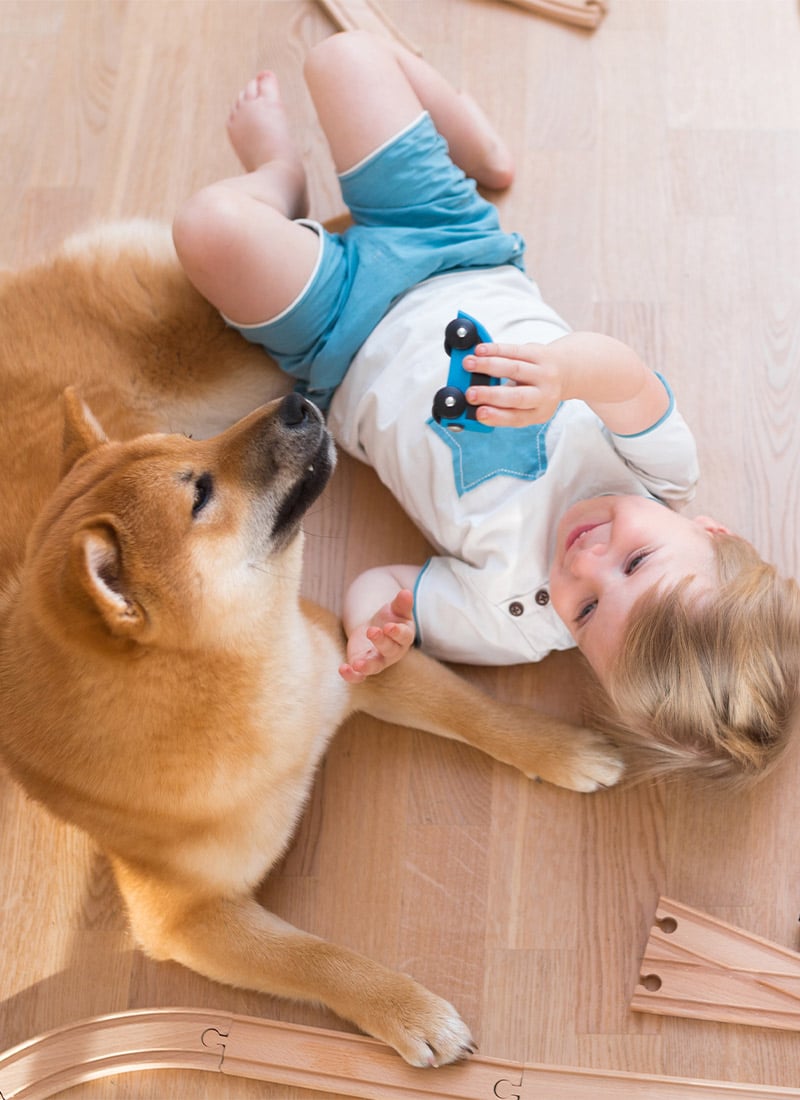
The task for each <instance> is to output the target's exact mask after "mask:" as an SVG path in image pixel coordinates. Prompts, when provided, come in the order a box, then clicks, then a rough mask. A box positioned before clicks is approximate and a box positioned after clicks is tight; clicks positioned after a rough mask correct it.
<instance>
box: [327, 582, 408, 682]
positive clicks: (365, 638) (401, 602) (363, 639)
mask: <svg viewBox="0 0 800 1100" xmlns="http://www.w3.org/2000/svg"><path fill="white" fill-rule="evenodd" d="M413 608H414V596H413V593H412V592H411V591H410V590H409V589H407V588H403V589H402V590H401V591H400V592H398V593H397V595H396V596H395V598H394V599H393V600H392V602H391V603H387V604H384V606H383V607H382V608H381V609H380V611H378V612H377V613H376V614H375V615H373V616H372V619H371V620H370V621H369V622H368V623H364V625H363V626H360V627H358V629H357V630H354V631H353V633H352V634H351V635H350V637H349V638H348V639H347V657H348V660H347V661H346V662H345V663H344V664H342V665H340V666H339V675H340V676H341V677H342V679H343V680H346V681H347V682H348V684H360V683H362V682H363V681H364V680H365V679H366V678H367V676H374V675H375V674H376V673H378V672H383V670H384V669H385V668H389V666H390V665H393V664H396V663H397V662H398V661H399V660H401V659H402V658H403V657H405V655H406V653H408V651H409V649H410V648H411V646H412V645H413V644H414V635H415V633H416V631H415V628H414V612H413Z"/></svg>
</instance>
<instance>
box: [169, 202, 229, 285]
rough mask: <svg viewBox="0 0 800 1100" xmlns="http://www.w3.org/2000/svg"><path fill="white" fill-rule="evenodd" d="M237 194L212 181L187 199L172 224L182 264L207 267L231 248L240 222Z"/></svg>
mask: <svg viewBox="0 0 800 1100" xmlns="http://www.w3.org/2000/svg"><path fill="white" fill-rule="evenodd" d="M238 205H239V203H238V196H237V195H236V194H235V193H234V192H233V191H232V190H231V189H230V188H226V187H220V186H218V185H214V184H212V185H211V186H210V187H205V188H203V190H202V191H198V192H196V193H195V194H194V195H191V196H190V197H189V198H188V199H186V200H185V201H184V202H183V203H182V204H181V206H180V207H179V208H178V211H177V213H176V215H175V218H174V220H173V223H172V239H173V241H174V244H175V250H176V252H177V253H178V258H179V259H180V261H181V263H182V264H183V266H184V267H185V268H186V269H187V271H188V272H189V273H190V274H191V271H192V269H193V268H195V267H198V266H201V267H203V266H207V265H208V264H209V263H213V262H214V258H215V256H218V255H219V256H221V255H223V254H224V251H225V250H226V248H227V247H228V244H229V242H230V239H231V236H232V235H233V233H234V232H235V227H236V225H237V224H238V223H239V222H240V221H241V215H240V213H239V211H238V209H237V207H238Z"/></svg>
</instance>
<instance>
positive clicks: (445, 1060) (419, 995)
mask: <svg viewBox="0 0 800 1100" xmlns="http://www.w3.org/2000/svg"><path fill="white" fill-rule="evenodd" d="M395 977H396V982H395V989H394V990H393V991H392V992H390V993H389V997H388V1003H386V1001H384V1003H383V1004H382V1005H381V1008H380V1012H379V1016H380V1019H379V1020H373V1021H371V1022H370V1023H371V1026H369V1027H368V1029H367V1030H369V1031H370V1032H371V1033H372V1034H373V1035H376V1036H378V1037H379V1038H381V1039H383V1040H384V1042H386V1043H389V1044H390V1046H393V1047H394V1048H395V1050H396V1051H397V1052H398V1054H400V1055H401V1056H402V1057H403V1058H405V1060H406V1061H407V1062H408V1063H409V1064H410V1065H412V1066H421V1067H429V1066H446V1065H448V1064H449V1063H450V1062H460V1061H461V1060H463V1059H464V1058H468V1057H469V1056H470V1055H471V1054H474V1053H475V1051H476V1050H477V1049H478V1048H477V1046H476V1045H475V1041H474V1040H473V1038H472V1036H471V1034H470V1032H469V1028H468V1027H467V1025H466V1024H465V1023H464V1021H463V1020H462V1019H461V1017H460V1016H459V1014H458V1013H457V1012H456V1010H455V1009H454V1008H453V1006H452V1005H451V1004H449V1003H448V1002H447V1001H445V1000H442V998H441V997H437V996H435V995H434V994H433V993H429V992H428V990H427V989H424V988H423V987H422V986H421V985H419V984H418V983H417V982H415V981H413V979H411V978H408V977H406V976H405V975H396V976H395Z"/></svg>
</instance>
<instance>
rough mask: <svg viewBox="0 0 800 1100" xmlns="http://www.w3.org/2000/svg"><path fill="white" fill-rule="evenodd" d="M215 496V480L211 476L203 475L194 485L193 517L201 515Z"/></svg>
mask: <svg viewBox="0 0 800 1100" xmlns="http://www.w3.org/2000/svg"><path fill="white" fill-rule="evenodd" d="M213 494H214V479H213V478H212V477H211V474H201V475H200V477H199V478H198V479H197V481H195V483H194V501H193V502H192V515H193V516H196V515H199V513H200V512H202V510H203V509H204V508H205V506H206V505H207V504H208V502H209V501H210V500H211V497H212V496H213Z"/></svg>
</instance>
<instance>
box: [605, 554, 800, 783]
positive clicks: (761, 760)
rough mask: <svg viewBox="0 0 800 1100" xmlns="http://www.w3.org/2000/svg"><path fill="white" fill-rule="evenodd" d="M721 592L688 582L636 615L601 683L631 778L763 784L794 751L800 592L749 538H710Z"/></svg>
mask: <svg viewBox="0 0 800 1100" xmlns="http://www.w3.org/2000/svg"><path fill="white" fill-rule="evenodd" d="M713 545H714V551H715V557H716V566H717V572H718V579H719V587H718V588H715V589H714V591H713V592H712V593H710V594H708V593H705V592H704V593H702V594H699V593H696V592H693V591H692V588H691V578H687V579H686V580H684V581H682V582H681V583H680V584H678V585H677V586H676V587H674V588H673V589H671V590H670V591H668V592H666V593H665V592H664V591H663V589H661V590H659V589H657V588H653V589H651V590H650V591H649V592H647V593H645V594H644V595H643V596H642V597H640V599H639V600H638V601H637V603H636V604H635V605H634V608H633V611H632V612H631V615H630V617H629V619H628V629H627V631H626V637H625V642H624V644H623V646H622V647H621V651H620V653H619V654H618V655H617V657H616V659H615V662H614V664H613V665H612V667H611V670H610V674H609V676H608V677H606V683H605V689H604V690H605V695H606V697H607V700H608V702H610V704H611V710H610V711H609V710H608V708H603V709H605V711H606V717H607V719H608V721H607V724H608V726H609V728H610V732H612V733H613V734H614V735H616V736H617V738H618V739H621V740H622V741H623V742H625V743H626V744H627V745H628V746H629V747H630V748H631V749H632V770H633V772H634V773H638V774H640V775H641V774H647V775H664V774H669V773H676V772H686V771H692V772H695V773H696V774H699V775H701V776H705V777H707V778H712V777H721V778H724V779H727V780H731V781H736V780H739V781H742V780H748V779H751V778H755V777H760V776H763V775H765V774H766V773H767V772H768V771H770V770H771V769H772V768H773V767H774V765H775V764H776V763H777V762H778V760H779V759H780V757H781V755H782V753H783V751H784V749H785V748H786V747H787V745H788V743H789V741H790V734H791V731H792V726H793V718H794V717H795V714H796V711H797V705H798V700H799V699H800V588H798V585H797V584H796V583H795V581H794V580H792V579H790V578H786V577H781V576H780V575H779V574H778V572H777V570H776V569H775V568H774V566H772V565H769V564H768V563H767V562H765V561H763V560H762V559H761V558H760V557H759V555H758V553H757V551H756V550H755V548H754V547H753V546H751V544H750V543H749V542H747V541H746V540H745V539H742V538H739V537H738V536H735V535H729V534H721V533H720V534H715V535H714V544H713Z"/></svg>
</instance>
